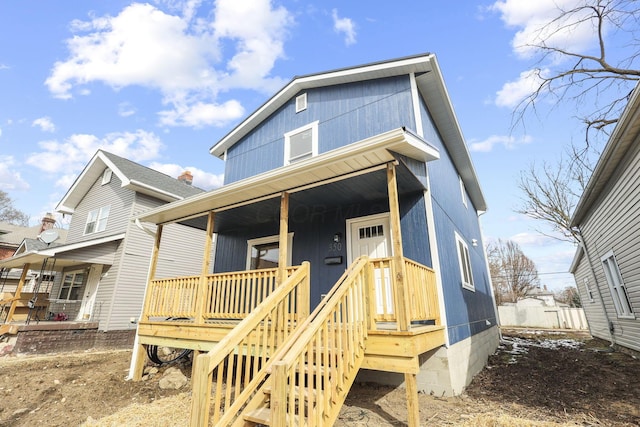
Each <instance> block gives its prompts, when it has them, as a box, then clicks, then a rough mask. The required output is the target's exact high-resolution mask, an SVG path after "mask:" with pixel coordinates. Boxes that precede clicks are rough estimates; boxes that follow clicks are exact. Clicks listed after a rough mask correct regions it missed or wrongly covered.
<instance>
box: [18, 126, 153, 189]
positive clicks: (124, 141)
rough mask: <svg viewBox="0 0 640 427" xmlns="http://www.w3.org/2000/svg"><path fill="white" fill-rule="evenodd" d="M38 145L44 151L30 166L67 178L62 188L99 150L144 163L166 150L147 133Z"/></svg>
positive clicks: (84, 137) (84, 136)
mask: <svg viewBox="0 0 640 427" xmlns="http://www.w3.org/2000/svg"><path fill="white" fill-rule="evenodd" d="M38 145H39V146H40V148H41V149H42V151H40V152H38V153H32V154H30V155H29V156H28V157H27V164H30V165H32V166H34V167H36V168H38V169H40V170H42V171H44V172H47V173H52V174H63V175H62V176H61V177H60V178H59V179H58V181H57V182H56V185H58V186H64V185H66V184H69V185H70V184H71V183H72V182H73V180H71V179H70V177H69V176H72V175H73V176H75V173H76V172H79V171H80V170H82V169H83V168H84V166H85V165H86V164H87V162H88V161H89V159H90V158H91V157H92V156H93V155H94V154H95V152H96V151H97V150H98V149H103V150H105V151H108V152H110V153H113V154H116V155H118V156H122V157H125V158H127V159H130V160H132V161H134V162H140V161H145V160H152V159H155V158H157V157H158V155H159V152H160V149H161V148H162V142H161V141H160V139H159V138H158V137H157V136H156V135H155V134H153V133H151V132H146V131H143V130H138V131H136V132H121V133H111V134H108V135H106V136H105V137H104V138H98V137H97V136H95V135H87V134H76V135H72V136H71V137H69V138H68V139H67V140H65V141H64V142H58V141H55V140H51V141H42V142H40V143H38ZM66 188H68V186H67V187H66Z"/></svg>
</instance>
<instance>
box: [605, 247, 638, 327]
mask: <svg viewBox="0 0 640 427" xmlns="http://www.w3.org/2000/svg"><path fill="white" fill-rule="evenodd" d="M601 261H602V268H604V276H605V278H606V279H607V283H608V284H609V289H610V290H611V297H612V298H613V304H614V306H615V307H616V311H617V312H618V316H620V317H631V318H633V317H634V315H633V308H632V307H631V301H630V300H629V294H627V287H626V286H625V285H624V281H623V280H622V274H620V268H618V263H617V262H616V257H615V256H614V254H613V252H608V253H607V254H606V255H605V256H603V257H602V258H601Z"/></svg>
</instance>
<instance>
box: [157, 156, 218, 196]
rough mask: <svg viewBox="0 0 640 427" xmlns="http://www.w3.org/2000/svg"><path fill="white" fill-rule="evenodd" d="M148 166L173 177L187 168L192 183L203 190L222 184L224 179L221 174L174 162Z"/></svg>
mask: <svg viewBox="0 0 640 427" xmlns="http://www.w3.org/2000/svg"><path fill="white" fill-rule="evenodd" d="M149 167H150V168H151V169H155V170H157V171H159V172H162V173H164V174H166V175H169V176H172V177H174V178H177V177H178V176H180V175H182V173H183V172H184V171H187V170H188V171H190V172H191V174H192V175H193V185H194V186H196V187H199V188H202V189H203V190H212V189H214V188H218V187H220V186H222V183H223V179H224V176H223V175H221V174H220V175H215V174H212V173H209V172H205V171H203V170H202V169H198V168H196V167H193V166H188V167H183V166H180V165H176V164H174V163H158V162H153V163H151V164H150V165H149Z"/></svg>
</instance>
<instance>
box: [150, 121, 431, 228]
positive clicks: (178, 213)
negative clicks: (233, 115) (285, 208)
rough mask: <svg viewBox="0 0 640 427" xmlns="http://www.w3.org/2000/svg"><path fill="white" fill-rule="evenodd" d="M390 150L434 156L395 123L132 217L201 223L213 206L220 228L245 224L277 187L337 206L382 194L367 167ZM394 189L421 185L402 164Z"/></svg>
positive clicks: (268, 207)
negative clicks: (356, 139)
mask: <svg viewBox="0 0 640 427" xmlns="http://www.w3.org/2000/svg"><path fill="white" fill-rule="evenodd" d="M394 152H395V153H399V154H401V155H404V156H407V157H410V158H413V159H417V160H420V161H423V162H426V161H429V160H435V159H438V158H439V153H438V150H437V149H436V148H434V147H432V146H431V145H429V144H428V143H427V142H425V141H424V140H423V139H421V138H419V137H417V136H415V135H414V134H412V133H410V132H407V131H406V130H405V129H403V128H399V129H395V130H392V131H389V132H385V133H382V134H379V135H376V136H374V137H371V138H367V139H365V140H362V141H359V142H356V143H353V144H350V145H348V146H345V147H342V148H339V149H336V150H332V151H329V152H327V153H323V154H321V155H318V156H316V157H313V158H310V159H306V160H303V161H300V162H297V163H294V164H292V165H287V166H283V167H280V168H278V169H275V170H272V171H269V172H265V173H263V174H260V175H257V176H254V177H251V178H247V179H244V180H241V181H238V182H234V183H231V184H229V185H225V186H223V187H221V188H218V189H216V190H212V191H210V192H207V193H204V194H199V195H196V196H192V197H189V198H187V199H184V200H180V201H176V202H173V203H169V204H167V205H164V206H161V207H158V208H156V209H152V210H150V211H148V212H146V213H144V214H143V215H141V216H140V217H138V218H137V219H139V220H140V221H145V222H151V223H154V224H165V223H171V222H180V223H182V224H186V225H190V226H194V227H198V228H204V218H198V217H201V216H202V215H205V214H206V213H208V212H209V211H212V210H213V211H216V212H217V213H216V221H215V223H216V224H218V223H222V224H223V225H222V227H223V228H227V225H224V223H225V221H227V224H241V223H243V224H247V222H246V221H249V220H252V222H249V223H255V219H256V216H255V215H258V214H260V215H262V214H264V215H266V216H267V215H269V212H274V210H273V209H272V207H273V205H272V204H273V203H275V204H276V206H277V208H276V209H275V212H276V213H277V212H279V196H280V193H281V192H283V191H288V192H290V193H291V202H292V203H300V204H303V203H304V204H307V205H317V204H325V205H327V204H331V205H334V206H337V205H338V204H339V203H343V202H345V201H348V202H350V203H353V202H354V200H355V201H357V200H361V201H365V200H371V199H379V198H384V197H386V173H385V171H384V169H381V170H379V171H378V172H373V169H375V168H376V167H378V168H381V167H383V166H384V165H385V164H386V163H388V162H396V157H395V156H394V154H393V153H394ZM366 172H368V173H366ZM398 188H399V191H400V193H401V194H402V193H406V192H409V191H417V190H420V189H423V186H422V184H421V183H420V181H419V180H418V178H416V177H415V176H414V175H413V173H411V172H410V171H409V169H408V168H406V166H404V165H402V166H401V167H400V168H399V173H398ZM381 192H384V193H381ZM381 194H384V196H381ZM242 205H252V206H253V209H248V210H242V212H241V211H240V210H238V209H237V208H238V207H240V206H242ZM232 208H233V214H231V216H232V217H233V218H232V219H225V216H229V215H230V214H224V211H228V210H230V209H232ZM252 210H253V212H252ZM266 216H265V219H267V217H266ZM276 217H277V216H276ZM218 225H219V224H218ZM216 228H218V227H216Z"/></svg>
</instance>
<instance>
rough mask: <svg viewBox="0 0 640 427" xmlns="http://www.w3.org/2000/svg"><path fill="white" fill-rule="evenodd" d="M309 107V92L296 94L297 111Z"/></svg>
mask: <svg viewBox="0 0 640 427" xmlns="http://www.w3.org/2000/svg"><path fill="white" fill-rule="evenodd" d="M306 109H307V94H306V93H303V94H302V95H298V96H296V113H299V112H300V111H303V110H306Z"/></svg>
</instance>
